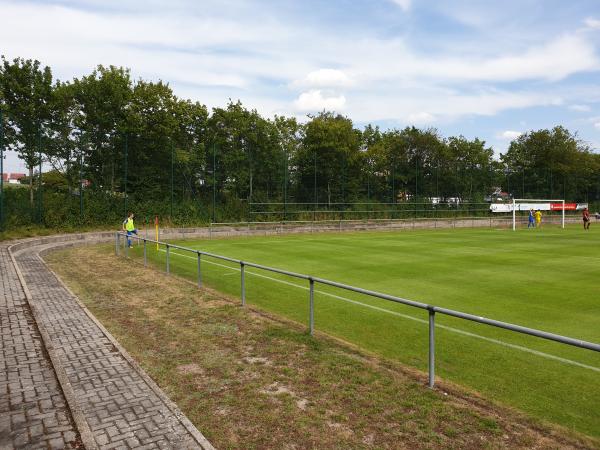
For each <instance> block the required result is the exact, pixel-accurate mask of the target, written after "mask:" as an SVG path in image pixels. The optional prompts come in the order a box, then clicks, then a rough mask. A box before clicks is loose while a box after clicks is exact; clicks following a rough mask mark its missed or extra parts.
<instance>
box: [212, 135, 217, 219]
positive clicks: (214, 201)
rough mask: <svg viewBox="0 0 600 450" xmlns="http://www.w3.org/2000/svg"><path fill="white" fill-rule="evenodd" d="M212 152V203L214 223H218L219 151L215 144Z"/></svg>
mask: <svg viewBox="0 0 600 450" xmlns="http://www.w3.org/2000/svg"><path fill="white" fill-rule="evenodd" d="M212 151H213V202H212V221H213V223H215V222H216V216H215V203H216V201H217V153H216V152H217V150H216V145H215V143H214V142H213V145H212Z"/></svg>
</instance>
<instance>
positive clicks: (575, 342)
mask: <svg viewBox="0 0 600 450" xmlns="http://www.w3.org/2000/svg"><path fill="white" fill-rule="evenodd" d="M258 223H263V222H258ZM121 237H123V238H124V239H123V242H124V245H125V246H126V248H127V239H137V240H138V241H143V243H144V248H146V244H147V243H148V242H151V243H154V244H157V245H162V246H164V247H165V248H166V249H167V261H166V263H167V266H166V267H167V272H170V265H169V249H177V250H181V251H184V252H189V253H192V254H194V255H197V257H198V279H200V277H201V272H200V270H201V266H200V256H208V257H211V258H215V259H219V260H222V261H228V262H231V263H234V264H239V266H240V272H241V289H242V291H241V298H242V305H245V303H246V301H245V300H246V295H245V281H244V280H245V278H244V273H245V272H244V268H245V267H253V268H256V269H260V270H264V271H267V272H273V273H277V274H281V275H286V276H289V277H293V278H298V279H302V280H307V281H309V285H310V325H309V330H310V333H311V334H312V332H313V329H314V284H315V283H320V284H322V285H325V286H331V287H335V288H339V289H343V290H346V291H351V292H355V293H358V294H363V295H367V296H369V297H375V298H379V299H382V300H387V301H391V302H394V303H399V304H402V305H406V306H411V307H414V308H418V309H421V310H426V311H428V313H429V327H430V329H429V386H430V387H433V386H434V376H435V375H434V364H435V363H434V359H435V358H434V348H435V346H434V339H435V337H434V336H435V333H434V327H435V320H434V316H435V314H445V315H447V316H451V317H455V318H458V319H463V320H469V321H471V322H477V323H481V324H484V325H490V326H493V327H497V328H502V329H504V330H509V331H513V332H516V333H521V334H526V335H529V336H534V337H538V338H542V339H547V340H550V341H555V342H559V343H561V344H565V345H570V346H573V347H579V348H584V349H587V350H592V351H596V352H600V344H597V343H593V342H588V341H584V340H581V339H575V338H571V337H567V336H561V335H559V334H554V333H549V332H546V331H541V330H536V329H534V328H528V327H524V326H521V325H515V324H512V323H508V322H502V321H498V320H494V319H489V318H487V317H482V316H476V315H473V314H468V313H464V312H461V311H455V310H452V309H447V308H442V307H439V306H435V305H429V304H426V303H421V302H416V301H413V300H408V299H406V298H402V297H396V296H394V295H390V294H384V293H382V292H377V291H373V290H369V289H363V288H360V287H356V286H351V285H348V284H344V283H339V282H337V281H332V280H327V279H324V278H318V277H312V276H310V275H305V274H301V273H296V272H290V271H288V270H283V269H278V268H275V267H269V266H265V265H262V264H256V263H251V262H247V261H242V260H239V259H235V258H230V257H228V256H223V255H217V254H215V253H210V252H205V251H202V250H196V249H191V248H188V247H182V246H180V245H175V244H169V243H167V242H161V241H156V240H154V239H149V238H143V237H139V236H137V235H135V234H132V235H129V236H128V235H127V234H126V233H123V232H117V233H116V234H115V253H116V254H117V255H119V253H120V251H119V247H120V239H121ZM125 255H126V256H127V252H126V253H125ZM199 284H200V283H199Z"/></svg>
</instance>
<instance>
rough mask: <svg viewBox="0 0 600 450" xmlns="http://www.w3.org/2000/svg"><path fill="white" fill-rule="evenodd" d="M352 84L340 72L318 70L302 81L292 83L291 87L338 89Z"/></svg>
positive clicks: (346, 76) (350, 80)
mask: <svg viewBox="0 0 600 450" xmlns="http://www.w3.org/2000/svg"><path fill="white" fill-rule="evenodd" d="M353 84H354V82H353V80H352V79H351V78H350V77H349V76H348V75H346V73H344V72H343V71H341V70H336V69H319V70H314V71H312V72H310V73H309V74H308V75H307V76H306V77H305V78H304V79H302V80H296V81H294V82H293V83H292V86H294V87H309V88H323V87H325V88H339V87H349V86H352V85H353Z"/></svg>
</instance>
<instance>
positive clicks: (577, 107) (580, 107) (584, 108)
mask: <svg viewBox="0 0 600 450" xmlns="http://www.w3.org/2000/svg"><path fill="white" fill-rule="evenodd" d="M569 109H570V110H571V111H577V112H588V111H591V109H592V108H590V107H589V106H588V105H570V106H569Z"/></svg>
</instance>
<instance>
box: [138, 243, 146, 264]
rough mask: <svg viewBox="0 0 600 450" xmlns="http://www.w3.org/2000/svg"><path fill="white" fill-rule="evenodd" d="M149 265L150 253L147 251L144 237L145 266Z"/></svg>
mask: <svg viewBox="0 0 600 450" xmlns="http://www.w3.org/2000/svg"><path fill="white" fill-rule="evenodd" d="M138 242H139V241H138ZM147 265H148V254H147V253H146V239H144V267H146V266H147Z"/></svg>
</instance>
